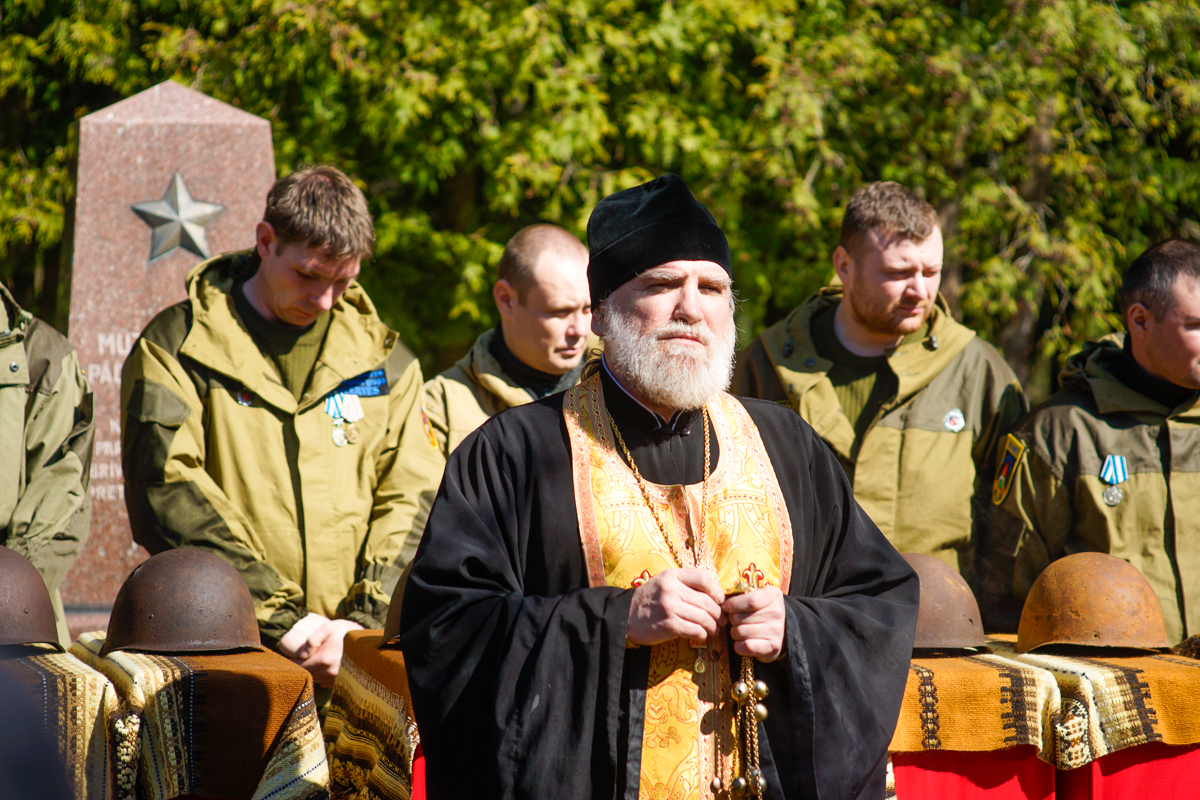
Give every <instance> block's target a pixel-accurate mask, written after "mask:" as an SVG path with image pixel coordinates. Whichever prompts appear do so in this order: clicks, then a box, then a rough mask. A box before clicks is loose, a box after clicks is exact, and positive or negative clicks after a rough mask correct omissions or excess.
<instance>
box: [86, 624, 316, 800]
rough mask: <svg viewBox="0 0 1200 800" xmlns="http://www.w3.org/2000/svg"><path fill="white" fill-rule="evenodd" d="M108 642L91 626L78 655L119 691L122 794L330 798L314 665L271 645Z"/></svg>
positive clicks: (157, 799) (153, 798)
mask: <svg viewBox="0 0 1200 800" xmlns="http://www.w3.org/2000/svg"><path fill="white" fill-rule="evenodd" d="M103 645H104V634H103V632H97V633H85V634H83V635H81V636H80V637H79V639H77V640H76V642H75V644H74V645H72V646H71V654H72V655H74V656H76V657H77V658H79V659H80V660H81V661H83V662H84V663H86V664H87V665H88V666H90V667H92V668H93V669H95V670H96V671H98V672H101V673H103V674H104V675H105V676H107V677H108V679H109V680H111V681H112V684H113V686H115V687H116V691H117V694H118V696H119V697H120V701H121V708H120V713H119V716H118V718H117V719H116V721H115V723H114V725H113V728H114V731H115V734H116V738H117V742H116V753H115V755H116V758H115V759H114V762H115V765H116V766H115V770H116V778H117V792H116V798H118V800H124V798H133V797H134V796H135V795H136V797H138V798H149V799H150V800H165V799H166V798H172V797H177V796H180V795H189V794H194V795H200V796H206V797H252V798H255V799H256V800H257V798H264V799H265V798H271V800H309V799H310V798H320V797H325V796H327V794H328V782H329V772H328V765H327V762H326V760H325V749H324V743H323V742H322V740H321V728H320V723H319V721H318V720H317V711H316V707H315V705H314V703H313V689H312V678H311V676H310V675H309V674H308V672H307V671H305V670H303V669H301V668H300V667H298V666H296V665H295V664H293V663H291V662H290V661H288V660H287V659H286V658H283V657H282V656H280V655H277V654H275V653H270V652H267V651H252V652H242V653H222V654H212V655H178V656H166V655H157V654H149V653H126V652H120V651H117V652H113V653H110V654H109V655H108V656H107V657H105V658H101V657H100V650H101V648H102V647H103Z"/></svg>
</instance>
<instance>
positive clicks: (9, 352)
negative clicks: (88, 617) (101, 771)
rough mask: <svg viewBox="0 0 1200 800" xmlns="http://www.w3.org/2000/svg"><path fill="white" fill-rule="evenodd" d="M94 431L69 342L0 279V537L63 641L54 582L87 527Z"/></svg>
mask: <svg viewBox="0 0 1200 800" xmlns="http://www.w3.org/2000/svg"><path fill="white" fill-rule="evenodd" d="M95 433H96V430H95V420H94V418H93V416H92V391H91V389H90V388H89V387H88V383H87V379H86V378H85V377H84V376H83V370H82V369H80V367H79V358H78V356H77V355H76V353H75V348H74V347H72V346H71V344H70V342H68V341H67V339H66V337H65V336H63V335H62V334H61V333H59V332H58V331H56V330H54V328H52V327H50V326H49V325H47V324H46V323H44V322H42V321H41V320H39V319H35V318H34V317H33V316H32V315H31V314H29V313H28V312H26V311H23V310H21V308H20V307H19V306H18V305H17V303H16V301H15V300H14V299H13V296H12V295H11V294H9V293H8V290H7V289H5V288H4V287H3V286H2V285H0V544H3V545H4V546H5V547H9V548H11V549H13V550H16V551H17V552H18V553H20V554H21V555H23V556H25V557H26V558H28V559H29V560H30V561H31V562H33V565H34V566H35V567H37V569H38V572H40V573H41V575H42V579H43V580H45V581H46V587H47V588H48V589H49V590H50V597H51V600H52V601H53V603H54V619H55V621H56V622H57V623H58V638H59V641H60V643H61V644H63V646H66V645H69V644H70V639H69V637H68V635H67V627H66V622H65V619H64V616H63V608H62V600H61V599H60V597H59V592H58V585H59V583H60V582H61V581H62V579H63V576H65V575H66V574H67V570H68V569H70V567H71V564H73V563H74V562H75V558H76V557H77V556H78V555H79V552H80V551H81V550H82V549H83V543H84V541H85V540H86V539H87V535H88V525H89V524H90V522H91V512H92V501H91V496H90V495H89V493H88V487H89V484H90V475H89V471H90V470H91V465H92V442H93V439H94V437H95Z"/></svg>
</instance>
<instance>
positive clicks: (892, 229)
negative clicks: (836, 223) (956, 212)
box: [838, 181, 937, 253]
mask: <svg viewBox="0 0 1200 800" xmlns="http://www.w3.org/2000/svg"><path fill="white" fill-rule="evenodd" d="M936 226H937V212H935V211H934V210H933V206H931V205H929V203H927V202H925V201H924V200H922V199H921V198H919V197H917V196H916V195H915V194H914V193H913V192H912V190H911V189H908V188H906V187H904V186H901V185H900V184H898V183H893V182H892V181H877V182H875V183H869V184H867V185H866V186H864V187H862V188H861V189H859V190H858V191H857V192H855V193H854V196H853V197H851V198H850V202H849V203H847V204H846V215H845V216H844V217H842V232H841V236H840V238H839V239H838V244H840V245H841V246H842V247H844V248H846V249H847V250H849V251H850V252H851V253H856V252H859V251H860V250H861V249H862V246H863V245H864V244H866V242H867V237H868V235H870V232H871V229H872V228H878V229H879V230H881V231H886V232H887V233H894V234H896V235H897V236H900V237H902V238H904V239H909V240H911V241H914V242H923V241H925V239H927V238H929V234H931V233H933V229H934V227H936Z"/></svg>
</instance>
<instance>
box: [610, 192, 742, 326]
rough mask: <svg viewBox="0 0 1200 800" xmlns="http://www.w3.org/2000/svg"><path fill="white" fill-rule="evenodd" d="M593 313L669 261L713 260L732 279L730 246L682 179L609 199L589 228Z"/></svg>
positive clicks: (714, 220) (615, 195)
mask: <svg viewBox="0 0 1200 800" xmlns="http://www.w3.org/2000/svg"><path fill="white" fill-rule="evenodd" d="M587 238H588V250H589V251H590V252H591V257H590V260H589V261H588V283H589V285H590V287H591V291H592V308H593V309H594V308H596V307H597V306H599V305H600V303H601V302H602V301H603V300H604V299H605V298H606V297H608V296H609V295H610V294H612V293H613V292H614V291H616V289H618V288H619V287H620V286H621V285H622V284H624V283H625V282H626V281H629V280H631V279H632V278H635V277H637V276H638V275H639V274H641V273H643V272H645V271H646V270H648V269H653V268H654V267H657V266H658V265H659V264H665V263H667V262H668V261H712V262H714V263H716V264H719V265H720V266H721V267H722V268H724V270H725V271H726V272H727V273H729V277H731V278H732V277H733V263H732V260H731V259H730V257H729V242H728V241H727V240H726V239H725V234H724V233H722V232H721V229H720V228H719V227H718V226H717V220H716V219H715V218H714V217H713V215H712V214H710V213H709V212H708V209H707V208H705V207H704V206H702V205H701V204H700V203H699V202H698V201H697V200H696V198H695V197H692V193H691V192H690V191H688V188H687V185H686V184H684V182H683V179H682V178H680V177H679V176H678V175H672V174H670V173H668V174H666V175H663V176H661V177H658V178H655V179H654V180H652V181H650V182H649V183H643V184H642V185H641V186H634V187H633V188H631V189H625V190H623V191H620V192H617V193H616V194H610V195H609V196H608V197H606V198H604V199H603V200H601V201H600V202H599V203H597V204H596V208H595V209H594V210H593V211H592V216H591V218H590V219H588V227H587Z"/></svg>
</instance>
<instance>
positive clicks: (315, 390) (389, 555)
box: [121, 251, 442, 642]
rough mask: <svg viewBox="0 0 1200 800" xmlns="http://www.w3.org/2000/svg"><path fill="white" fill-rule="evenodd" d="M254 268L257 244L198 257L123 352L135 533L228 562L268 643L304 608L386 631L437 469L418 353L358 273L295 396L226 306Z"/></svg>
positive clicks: (149, 542) (129, 501)
mask: <svg viewBox="0 0 1200 800" xmlns="http://www.w3.org/2000/svg"><path fill="white" fill-rule="evenodd" d="M256 267H257V257H256V256H254V255H253V254H252V251H246V252H241V253H230V254H226V255H222V256H218V257H216V258H213V259H210V260H208V261H205V262H203V263H201V264H198V265H197V266H196V267H195V268H193V269H192V271H191V272H190V273H189V274H188V277H187V291H188V298H187V300H185V301H183V302H181V303H179V304H177V305H174V306H171V307H170V308H168V309H166V310H165V311H163V312H162V313H160V314H159V315H158V316H157V317H155V318H154V319H153V320H152V321H151V322H150V324H149V325H147V326H146V329H145V330H144V331H143V332H142V335H141V337H140V338H139V339H138V341H137V343H136V344H135V345H134V347H133V350H132V351H131V352H130V355H129V358H128V359H127V360H126V362H125V366H124V369H123V372H122V375H121V409H122V461H123V467H124V471H125V482H126V491H125V500H126V505H127V507H128V509H129V517H130V524H131V526H132V528H133V538H134V540H135V541H136V542H138V543H139V544H141V545H142V546H144V547H145V548H146V549H148V550H149V551H150V552H151V553H158V552H161V551H163V550H166V549H168V548H173V547H204V548H207V549H208V550H210V551H211V552H214V553H216V554H218V555H220V556H222V557H223V558H225V559H226V560H227V561H229V562H230V563H231V564H233V566H234V567H236V568H237V570H238V571H239V572H240V573H241V575H242V577H243V578H244V579H245V580H246V583H247V585H248V586H249V587H250V593H251V595H253V597H254V601H255V607H256V611H257V615H258V621H259V627H260V629H261V631H262V633H263V635H264V637H265V638H266V639H267V640H268V641H271V642H274V641H277V640H278V639H279V638H280V637H281V636H282V635H283V634H284V633H286V632H287V631H288V630H289V629H290V628H291V627H292V626H293V625H294V624H295V623H296V622H297V621H299V620H300V619H301V618H302V617H303V616H305V614H306V613H307V612H308V611H315V612H317V613H319V614H323V615H325V616H327V617H329V618H331V619H333V618H347V619H351V620H354V621H356V622H359V623H360V624H362V625H364V626H366V627H368V628H379V627H382V626H383V622H384V619H385V618H386V616H387V607H388V603H389V602H390V600H391V594H392V590H393V588H394V586H395V583H396V580H397V578H398V577H399V568H400V567H402V566H403V565H404V563H406V560H407V559H411V554H412V553H413V552H415V548H416V540H417V538H418V537H419V535H420V533H419V530H414V527H415V526H414V520H416V519H417V517H418V510H419V508H420V506H421V502H422V495H424V494H427V493H432V492H433V491H435V490H436V489H437V484H438V482H439V481H440V479H441V468H442V465H441V463H440V461H439V459H438V458H437V454H436V451H435V450H434V449H433V448H432V447H430V445H429V441H428V439H427V438H426V436H425V433H424V431H423V430H422V425H421V416H420V414H421V409H420V396H421V384H422V380H421V369H420V365H419V364H418V363H417V361H416V359H415V358H414V357H413V355H412V354H411V353H410V352H409V351H408V349H407V348H405V347H404V345H403V344H401V343H400V341H399V338H398V336H397V334H396V333H395V332H394V331H391V330H389V329H388V328H387V326H385V325H384V324H383V322H382V321H381V320H380V319H379V317H378V315H377V314H376V313H375V308H374V306H373V305H372V303H371V301H370V299H369V298H368V297H367V295H366V293H365V292H364V291H363V290H362V288H361V287H360V286H359V285H358V284H357V283H354V282H352V283H351V284H350V286H349V287H348V288H347V289H346V291H345V293H344V294H343V295H342V297H341V298H340V299H339V300H338V302H337V304H336V305H334V307H333V309H332V311H331V312H330V313H331V314H332V317H331V318H330V321H329V329H328V331H327V333H326V335H325V340H324V342H323V344H322V346H321V351H320V354H319V355H318V357H317V361H316V363H315V365H314V366H313V371H312V374H311V376H310V378H309V384H308V389H307V391H306V392H305V393H304V394H303V395H302V396H301V398H300V400H299V402H297V401H296V398H295V397H294V395H293V394H292V392H291V391H290V390H288V389H287V388H286V387H285V386H284V384H283V383H282V381H281V380H280V378H279V374H278V372H277V370H276V369H275V367H273V366H272V365H271V363H270V362H269V361H268V360H267V358H266V357H265V356H264V355H263V354H262V352H261V351H260V350H259V348H258V346H257V345H256V344H255V343H254V341H253V339H252V338H251V337H250V334H249V333H248V332H247V330H246V328H245V326H244V325H243V323H242V322H241V320H240V319H239V318H238V316H237V312H236V310H235V307H234V302H233V297H232V295H231V293H230V292H231V289H232V287H233V283H234V279H235V277H238V276H240V277H248V276H249V275H250V274H252V273H253V270H254V269H255V268H256ZM346 394H353V395H356V396H357V398H358V401H359V404H360V405H361V408H362V412H363V418H362V419H361V420H360V421H358V422H356V423H355V425H354V427H355V428H357V432H356V433H355V434H354V436H353V437H352V438H351V439H350V441H349V442H347V441H346V437H345V436H342V437H338V435H337V434H338V431H335V428H337V427H339V426H338V425H337V423H336V421H335V418H334V416H333V415H332V414H331V413H330V412H329V411H328V409H329V407H330V406H329V405H328V404H327V403H326V399H327V398H329V397H331V396H335V395H340V396H343V397H344V396H345V395H346ZM340 432H342V433H344V432H345V429H344V427H343V430H342V431H340ZM355 440H357V441H355ZM339 441H341V442H343V444H342V446H338V442H339Z"/></svg>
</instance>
